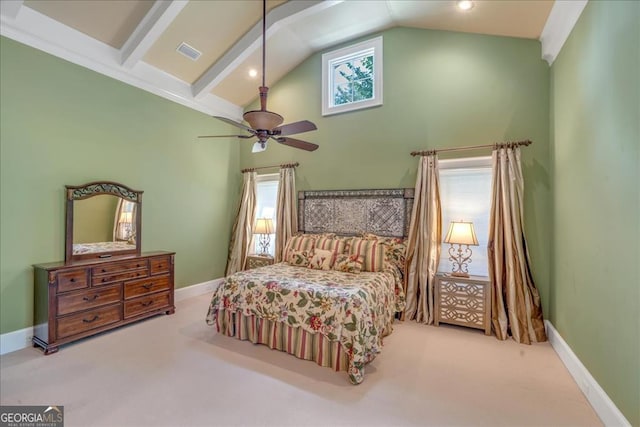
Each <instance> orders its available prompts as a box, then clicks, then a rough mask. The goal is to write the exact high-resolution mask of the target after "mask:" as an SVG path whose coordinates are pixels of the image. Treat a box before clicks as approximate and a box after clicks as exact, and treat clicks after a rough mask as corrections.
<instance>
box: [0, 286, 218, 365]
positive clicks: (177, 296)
mask: <svg viewBox="0 0 640 427" xmlns="http://www.w3.org/2000/svg"><path fill="white" fill-rule="evenodd" d="M223 280H224V279H223V278H219V279H213V280H209V281H207V282H202V283H196V284H195V285H191V286H185V287H184V288H178V289H176V290H175V293H174V301H182V300H185V299H187V298H192V297H197V296H200V295H204V294H208V293H212V292H213V291H214V290H215V289H216V288H217V287H218V285H220V283H222V281H223ZM32 337H33V326H29V327H28V328H24V329H19V330H17V331H12V332H7V333H6V334H2V335H0V355H3V354H7V353H12V352H14V351H18V350H22V349H23V348H27V347H30V346H31V338H32Z"/></svg>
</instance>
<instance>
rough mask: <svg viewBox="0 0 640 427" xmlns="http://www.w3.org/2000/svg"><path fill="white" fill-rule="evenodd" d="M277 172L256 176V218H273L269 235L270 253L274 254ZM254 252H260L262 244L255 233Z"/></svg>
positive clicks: (252, 243) (252, 245)
mask: <svg viewBox="0 0 640 427" xmlns="http://www.w3.org/2000/svg"><path fill="white" fill-rule="evenodd" d="M278 178H279V175H278V174H277V173H274V174H264V175H258V177H257V178H256V219H258V218H271V219H272V220H273V232H274V233H273V234H270V235H269V250H268V252H269V254H270V255H271V256H273V255H274V254H275V249H276V238H275V227H276V203H277V200H278V199H277V197H278ZM251 247H252V248H253V253H260V252H261V250H260V246H259V242H258V238H257V236H256V235H255V234H254V236H253V241H252V242H251Z"/></svg>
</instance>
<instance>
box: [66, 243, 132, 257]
mask: <svg viewBox="0 0 640 427" xmlns="http://www.w3.org/2000/svg"><path fill="white" fill-rule="evenodd" d="M135 248H136V245H132V244H129V243H127V242H97V243H74V244H73V254H74V255H77V254H88V253H92V254H93V253H98V252H110V251H121V250H124V249H135Z"/></svg>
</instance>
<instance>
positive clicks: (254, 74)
mask: <svg viewBox="0 0 640 427" xmlns="http://www.w3.org/2000/svg"><path fill="white" fill-rule="evenodd" d="M257 75H258V72H257V71H256V70H255V68H252V69H250V70H249V77H251V78H255V77H256V76H257Z"/></svg>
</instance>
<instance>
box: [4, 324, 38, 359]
mask: <svg viewBox="0 0 640 427" xmlns="http://www.w3.org/2000/svg"><path fill="white" fill-rule="evenodd" d="M32 337H33V326H29V327H28V328H24V329H18V330H17V331H12V332H7V333H6V334H2V335H0V355H3V354H7V353H12V352H14V351H18V350H22V349H23V348H27V347H29V346H31V338H32Z"/></svg>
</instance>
